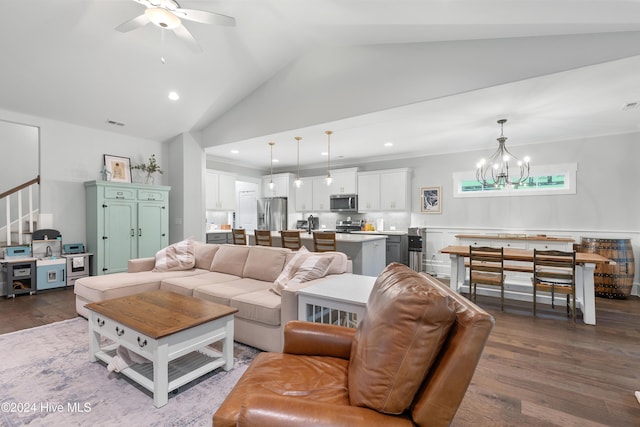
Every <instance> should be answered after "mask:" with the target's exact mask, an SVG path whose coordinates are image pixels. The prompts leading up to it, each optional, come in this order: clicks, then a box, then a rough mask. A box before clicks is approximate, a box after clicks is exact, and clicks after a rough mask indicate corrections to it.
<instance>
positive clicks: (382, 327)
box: [213, 264, 494, 427]
mask: <svg viewBox="0 0 640 427" xmlns="http://www.w3.org/2000/svg"><path fill="white" fill-rule="evenodd" d="M493 323H494V320H493V317H492V316H490V315H489V314H488V313H486V312H485V311H484V310H482V309H481V308H479V307H478V306H476V305H475V304H473V303H472V302H470V301H468V300H467V299H466V298H464V297H462V296H460V295H459V294H457V293H456V292H453V291H452V290H451V289H449V288H448V287H447V286H445V285H443V284H442V283H441V282H439V281H438V280H436V279H434V278H432V277H431V276H429V275H426V274H418V273H416V272H414V271H412V270H410V269H409V268H407V267H406V266H403V265H401V264H390V265H389V266H387V268H386V269H385V271H383V272H382V274H381V275H380V276H379V277H378V279H377V280H376V284H375V286H374V288H373V290H372V292H371V295H370V297H369V301H368V303H367V311H366V313H365V316H364V318H363V319H362V320H361V321H360V324H359V325H358V329H350V328H345V327H341V326H336V325H326V324H318V323H310V322H300V321H293V322H289V323H288V324H287V325H286V327H285V344H284V350H283V353H260V354H259V355H258V356H257V357H256V359H255V360H254V361H253V363H252V364H251V365H250V366H249V368H248V369H247V371H246V372H245V373H244V375H243V376H242V378H241V379H240V380H239V381H238V383H237V384H236V385H235V387H234V388H233V390H232V391H231V393H230V394H229V396H227V399H226V400H225V401H224V402H223V404H222V405H221V406H220V408H219V409H218V410H217V412H216V413H215V414H214V416H213V425H214V426H216V427H227V426H236V425H238V426H261V427H268V426H274V427H275V426H277V427H283V426H285V427H286V426H345V427H346V426H349V427H353V426H374V425H375V426H378V425H380V426H382V425H385V426H415V425H417V426H448V425H449V424H450V423H451V421H452V420H453V417H454V416H455V413H456V411H457V409H458V407H459V405H460V402H461V401H462V398H463V397H464V394H465V392H466V390H467V387H468V385H469V383H470V381H471V378H472V376H473V373H474V372H475V369H476V365H477V363H478V360H479V359H480V355H481V353H482V350H483V348H484V345H485V343H486V340H487V338H488V336H489V333H490V331H491V329H492V327H493Z"/></svg>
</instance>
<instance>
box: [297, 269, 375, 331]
mask: <svg viewBox="0 0 640 427" xmlns="http://www.w3.org/2000/svg"><path fill="white" fill-rule="evenodd" d="M375 281H376V278H375V277H371V276H361V275H358V274H336V275H332V276H327V277H325V278H323V279H321V280H319V281H318V283H317V284H314V285H311V286H309V287H307V288H303V289H300V290H298V320H305V321H308V322H317V323H331V324H334V325H341V326H348V327H351V328H355V327H357V326H358V322H359V321H360V320H361V319H362V317H363V316H364V312H365V310H366V307H367V301H368V300H369V294H370V293H371V289H373V284H374V283H375Z"/></svg>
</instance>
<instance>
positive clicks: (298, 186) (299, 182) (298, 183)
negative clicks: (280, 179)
mask: <svg viewBox="0 0 640 427" xmlns="http://www.w3.org/2000/svg"><path fill="white" fill-rule="evenodd" d="M293 139H295V140H296V141H298V169H297V172H296V180H295V181H294V183H295V184H296V187H297V188H300V186H301V185H302V180H301V179H300V140H301V139H302V137H301V136H296V137H294V138H293Z"/></svg>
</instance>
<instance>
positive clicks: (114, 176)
mask: <svg viewBox="0 0 640 427" xmlns="http://www.w3.org/2000/svg"><path fill="white" fill-rule="evenodd" d="M104 170H105V174H106V179H107V181H113V182H131V160H130V159H129V158H128V157H120V156H111V155H109V154H105V155H104Z"/></svg>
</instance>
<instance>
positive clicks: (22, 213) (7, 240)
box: [0, 176, 40, 247]
mask: <svg viewBox="0 0 640 427" xmlns="http://www.w3.org/2000/svg"><path fill="white" fill-rule="evenodd" d="M36 185H40V176H37V177H36V178H34V179H32V180H30V181H27V182H25V183H23V184H20V185H18V186H16V187H14V188H11V189H9V190H7V191H5V192H4V193H1V194H0V207H3V206H4V214H3V213H2V212H0V219H1V222H0V247H6V246H11V245H22V244H28V243H31V233H33V231H34V230H35V229H36V227H37V220H36V218H37V215H38V212H39V209H38V208H37V207H36V208H34V206H33V198H34V196H33V190H34V188H35V186H36Z"/></svg>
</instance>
